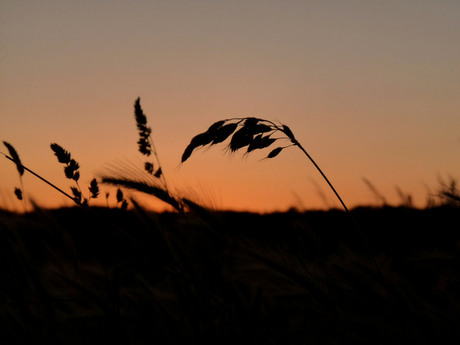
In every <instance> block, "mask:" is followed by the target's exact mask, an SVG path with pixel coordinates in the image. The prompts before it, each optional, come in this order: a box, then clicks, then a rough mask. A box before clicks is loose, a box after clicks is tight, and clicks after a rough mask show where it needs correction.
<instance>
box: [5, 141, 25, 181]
mask: <svg viewBox="0 0 460 345" xmlns="http://www.w3.org/2000/svg"><path fill="white" fill-rule="evenodd" d="M3 145H5V146H6V148H7V149H8V152H9V153H10V156H11V158H12V159H13V162H14V163H15V164H16V169H18V173H19V176H22V175H24V167H23V166H22V163H21V160H20V159H19V155H18V153H17V152H16V150H15V148H14V147H13V145H11V144H9V143H7V142H6V141H4V142H3Z"/></svg>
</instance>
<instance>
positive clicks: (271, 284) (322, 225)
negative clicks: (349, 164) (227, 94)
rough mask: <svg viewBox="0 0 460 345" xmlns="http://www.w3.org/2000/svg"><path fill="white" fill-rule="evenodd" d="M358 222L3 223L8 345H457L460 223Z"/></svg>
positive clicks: (389, 217) (49, 215)
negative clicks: (359, 229)
mask: <svg viewBox="0 0 460 345" xmlns="http://www.w3.org/2000/svg"><path fill="white" fill-rule="evenodd" d="M352 213H353V215H354V217H355V218H356V220H357V221H358V223H359V224H360V226H361V228H362V232H363V233H364V234H365V237H366V238H367V241H368V242H369V243H370V245H371V247H372V251H373V254H372V253H371V252H370V251H369V250H368V247H367V246H366V243H365V241H364V240H363V238H362V237H361V236H360V233H359V231H358V230H357V229H356V228H355V227H354V225H353V223H352V222H351V221H350V219H349V217H348V216H347V215H346V214H345V213H344V212H341V211H328V212H306V213H296V212H289V213H278V214H269V215H257V214H244V213H231V212H208V211H205V210H198V211H197V212H195V213H191V214H168V213H164V214H153V213H146V212H144V211H142V210H137V211H121V210H117V209H103V208H86V209H85V208H71V209H60V210H54V211H49V210H48V211H36V212H34V213H31V214H27V215H22V216H20V215H15V214H11V213H7V212H3V213H0V274H1V280H0V343H1V344H186V343H187V344H450V343H452V344H459V343H460V257H459V254H460V226H459V224H460V209H459V208H449V207H438V208H432V209H426V210H416V209H409V208H378V209H372V208H358V209H355V210H353V211H352ZM373 256H374V257H375V259H376V261H377V262H378V265H379V267H380V269H379V268H378V267H377V266H376V265H375V262H374V260H373Z"/></svg>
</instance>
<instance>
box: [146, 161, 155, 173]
mask: <svg viewBox="0 0 460 345" xmlns="http://www.w3.org/2000/svg"><path fill="white" fill-rule="evenodd" d="M144 169H145V171H147V172H148V173H149V174H153V170H154V165H153V163H151V162H145V164H144Z"/></svg>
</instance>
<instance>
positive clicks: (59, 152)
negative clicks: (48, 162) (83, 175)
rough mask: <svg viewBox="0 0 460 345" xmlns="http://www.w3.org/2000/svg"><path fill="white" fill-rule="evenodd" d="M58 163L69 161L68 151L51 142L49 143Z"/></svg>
mask: <svg viewBox="0 0 460 345" xmlns="http://www.w3.org/2000/svg"><path fill="white" fill-rule="evenodd" d="M50 147H51V150H53V152H54V154H55V155H56V157H57V159H58V162H59V163H64V164H68V163H69V162H70V152H68V151H66V150H64V149H63V148H62V147H61V146H60V145H58V144H56V143H52V144H51V145H50Z"/></svg>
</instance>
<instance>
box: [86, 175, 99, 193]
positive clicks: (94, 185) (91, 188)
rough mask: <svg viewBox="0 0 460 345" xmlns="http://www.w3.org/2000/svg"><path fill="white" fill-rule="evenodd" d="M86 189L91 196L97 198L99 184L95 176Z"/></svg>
mask: <svg viewBox="0 0 460 345" xmlns="http://www.w3.org/2000/svg"><path fill="white" fill-rule="evenodd" d="M88 189H89V192H90V193H91V198H97V197H98V196H99V186H98V184H97V180H96V179H95V178H93V179H92V180H91V182H90V184H89V187H88Z"/></svg>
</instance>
